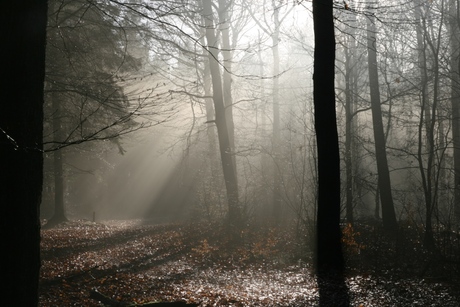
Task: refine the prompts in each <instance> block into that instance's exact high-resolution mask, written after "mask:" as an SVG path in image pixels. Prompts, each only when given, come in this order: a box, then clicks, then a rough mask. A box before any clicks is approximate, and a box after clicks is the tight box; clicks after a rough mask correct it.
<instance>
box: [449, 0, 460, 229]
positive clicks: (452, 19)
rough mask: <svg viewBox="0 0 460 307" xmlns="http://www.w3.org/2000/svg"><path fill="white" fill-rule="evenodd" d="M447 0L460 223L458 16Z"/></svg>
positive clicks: (453, 3) (454, 5) (456, 200)
mask: <svg viewBox="0 0 460 307" xmlns="http://www.w3.org/2000/svg"><path fill="white" fill-rule="evenodd" d="M449 2H450V4H449V5H450V15H449V26H450V29H449V30H450V35H449V37H450V49H451V56H450V61H451V80H452V81H451V88H452V89H451V109H452V141H453V145H454V153H453V156H454V159H453V160H454V162H453V164H454V165H453V168H454V213H455V219H456V223H457V225H460V76H459V73H460V67H459V65H460V61H459V57H460V51H459V50H460V43H459V40H460V29H459V27H460V16H459V7H458V5H459V3H458V1H455V0H450V1H449Z"/></svg>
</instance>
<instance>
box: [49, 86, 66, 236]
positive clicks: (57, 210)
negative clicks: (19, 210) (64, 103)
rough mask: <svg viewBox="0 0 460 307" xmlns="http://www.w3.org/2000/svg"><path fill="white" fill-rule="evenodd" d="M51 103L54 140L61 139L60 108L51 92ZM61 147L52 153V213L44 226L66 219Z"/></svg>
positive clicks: (51, 225)
mask: <svg viewBox="0 0 460 307" xmlns="http://www.w3.org/2000/svg"><path fill="white" fill-rule="evenodd" d="M52 100H53V101H52V103H53V131H54V141H55V142H57V143H58V142H60V141H62V125H61V108H60V105H59V103H60V102H59V101H58V100H57V97H56V95H55V94H54V93H53V94H52ZM62 165H63V157H62V149H58V150H56V151H54V153H53V175H54V215H53V217H52V218H51V219H50V220H49V221H48V223H47V224H46V226H45V227H47V228H48V227H53V226H55V225H57V224H60V223H62V222H65V221H67V218H66V216H65V210H64V174H63V168H62Z"/></svg>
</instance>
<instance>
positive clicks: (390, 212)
mask: <svg viewBox="0 0 460 307" xmlns="http://www.w3.org/2000/svg"><path fill="white" fill-rule="evenodd" d="M368 18H369V19H368V22H367V52H368V69H369V87H370V96H371V110H372V125H373V131H374V139H375V156H376V160H377V175H378V180H377V181H378V191H379V193H380V199H381V203H382V220H383V226H384V228H385V229H386V230H387V231H391V232H394V231H396V228H397V221H396V214H395V209H394V204H393V196H392V193H391V181H390V172H389V169H388V160H387V154H386V144H385V133H384V127H383V119H382V109H381V105H380V103H381V102H380V90H379V76H378V66H377V49H376V48H377V45H376V42H377V39H376V37H377V33H376V29H375V19H374V17H373V16H372V15H371V16H369V17H368Z"/></svg>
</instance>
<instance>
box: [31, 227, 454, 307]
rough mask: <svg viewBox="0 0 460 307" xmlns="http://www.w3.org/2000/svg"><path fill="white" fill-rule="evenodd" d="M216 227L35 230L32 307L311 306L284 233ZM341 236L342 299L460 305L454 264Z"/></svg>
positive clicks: (303, 262) (302, 268) (309, 286)
mask: <svg viewBox="0 0 460 307" xmlns="http://www.w3.org/2000/svg"><path fill="white" fill-rule="evenodd" d="M363 231H365V229H363ZM225 233H227V232H226V231H225V229H223V228H222V227H221V226H219V225H209V224H208V225H189V224H168V225H145V224H142V223H139V221H124V222H114V221H112V222H105V223H93V222H88V221H73V222H67V223H64V224H62V225H60V226H58V227H56V228H53V229H47V230H42V241H41V248H42V270H41V278H40V306H104V304H103V303H101V302H100V301H99V300H103V299H98V298H99V297H102V298H107V300H109V301H108V302H105V303H106V305H107V304H108V305H113V306H126V305H128V303H129V304H146V303H149V302H155V301H164V302H173V301H184V302H187V303H195V304H197V305H198V306H316V305H317V304H318V287H317V283H316V279H315V276H314V274H313V270H312V266H311V264H310V263H311V259H309V257H308V255H307V256H306V253H305V252H302V250H305V248H304V247H303V248H302V247H301V246H300V245H299V244H298V242H299V239H298V237H296V236H295V235H294V233H295V232H294V231H292V230H289V229H275V228H268V227H259V228H255V227H254V228H247V229H244V230H242V231H240V232H239V233H238V235H237V237H236V238H235V236H234V235H233V236H228V235H225ZM344 233H345V235H344V240H345V241H344V245H345V247H346V252H347V259H349V260H348V261H347V263H348V269H347V276H346V283H347V286H348V288H349V291H350V295H349V296H350V300H351V306H363V307H364V306H366V307H367V306H460V284H459V282H458V281H459V280H458V271H456V270H458V263H456V262H452V263H450V262H448V261H446V262H443V263H442V264H440V263H439V262H438V261H437V259H436V258H433V256H430V255H428V254H426V253H424V252H422V251H420V250H417V246H418V245H417V244H418V243H417V242H415V243H413V244H410V245H408V244H404V248H403V250H402V249H401V248H400V249H399V253H398V255H396V253H395V252H394V250H393V249H392V247H391V244H390V245H388V246H387V245H385V243H384V241H382V240H380V239H379V238H377V237H376V236H374V237H372V235H371V236H370V237H368V238H366V240H372V244H373V245H372V246H371V245H370V244H368V245H364V243H362V242H361V241H363V238H362V237H363V235H361V234H360V232H358V231H355V230H352V229H349V228H347V229H345V231H344ZM369 233H370V234H372V232H369ZM363 242H364V241H363ZM409 249H410V250H411V252H410V253H407V250H409ZM382 251H383V252H382ZM403 252H406V253H407V254H403ZM302 253H303V255H302ZM95 293H96V294H98V295H95Z"/></svg>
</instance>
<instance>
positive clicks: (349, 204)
mask: <svg viewBox="0 0 460 307" xmlns="http://www.w3.org/2000/svg"><path fill="white" fill-rule="evenodd" d="M348 47H349V46H346V47H345V95H346V96H345V172H346V186H345V190H346V192H345V195H346V216H347V223H349V224H353V163H352V138H353V136H352V121H353V117H352V114H353V106H352V91H351V84H350V83H351V75H352V72H351V70H352V68H351V67H352V65H353V63H350V62H351V55H350V51H349V49H348Z"/></svg>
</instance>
